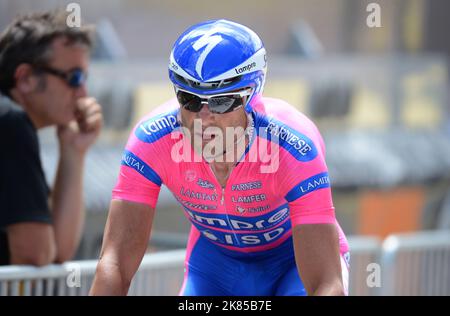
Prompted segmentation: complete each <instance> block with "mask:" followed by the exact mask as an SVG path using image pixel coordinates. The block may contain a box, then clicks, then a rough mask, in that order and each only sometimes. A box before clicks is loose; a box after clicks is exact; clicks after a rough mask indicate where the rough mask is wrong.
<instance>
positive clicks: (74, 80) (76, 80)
mask: <svg viewBox="0 0 450 316" xmlns="http://www.w3.org/2000/svg"><path fill="white" fill-rule="evenodd" d="M85 81H86V74H85V73H84V72H83V71H82V70H75V71H73V72H72V73H71V74H70V76H69V85H70V86H72V87H75V88H78V87H80V86H82V85H83V83H84V82H85Z"/></svg>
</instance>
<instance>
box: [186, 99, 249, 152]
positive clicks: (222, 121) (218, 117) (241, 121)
mask: <svg viewBox="0 0 450 316" xmlns="http://www.w3.org/2000/svg"><path fill="white" fill-rule="evenodd" d="M244 101H245V100H244ZM180 111H181V122H182V125H183V126H184V127H185V128H187V129H189V132H190V136H191V143H193V144H195V143H194V137H198V138H199V139H202V150H203V149H204V147H205V146H206V144H208V143H210V142H211V141H215V139H216V136H217V133H218V132H219V133H221V135H222V137H221V139H222V141H223V146H224V147H223V148H225V144H227V127H231V128H234V129H236V130H237V129H238V128H242V129H245V128H246V127H247V115H246V112H245V110H244V107H241V108H238V109H237V110H235V111H232V112H229V113H224V114H215V113H212V112H211V111H210V110H209V108H208V105H206V104H205V105H203V107H202V109H201V110H200V112H197V113H195V112H190V111H188V110H186V109H183V108H181V110H180ZM199 127H201V128H199ZM229 131H230V129H229ZM240 134H241V133H238V135H240ZM230 137H233V138H235V139H234V140H236V138H237V135H236V134H235V135H230V132H228V138H230ZM217 139H219V138H217ZM230 142H232V140H228V143H230Z"/></svg>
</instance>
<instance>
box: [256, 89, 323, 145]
mask: <svg viewBox="0 0 450 316" xmlns="http://www.w3.org/2000/svg"><path fill="white" fill-rule="evenodd" d="M259 103H260V104H259V105H258V106H256V107H255V110H256V113H257V115H258V116H259V118H260V119H262V120H263V121H266V122H267V124H268V125H269V126H273V125H276V127H279V128H282V127H283V128H287V129H288V130H294V131H296V132H298V133H301V134H303V135H306V136H311V137H315V136H316V135H317V134H318V129H317V127H316V125H315V124H314V122H313V121H312V120H311V119H310V118H309V117H307V116H306V115H305V114H304V113H302V112H301V111H299V110H298V109H297V108H295V107H294V106H293V105H291V104H289V103H288V102H286V101H284V100H281V99H277V98H269V97H263V98H261V100H260V102H259Z"/></svg>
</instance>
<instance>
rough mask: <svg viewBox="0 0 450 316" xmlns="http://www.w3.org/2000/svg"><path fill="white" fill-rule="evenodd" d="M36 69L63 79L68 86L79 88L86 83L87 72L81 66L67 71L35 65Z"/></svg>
mask: <svg viewBox="0 0 450 316" xmlns="http://www.w3.org/2000/svg"><path fill="white" fill-rule="evenodd" d="M35 68H36V69H37V70H38V71H42V72H45V73H49V74H51V75H54V76H57V77H59V78H61V79H62V80H64V81H65V82H66V83H67V85H68V86H69V87H72V88H79V87H81V86H82V85H83V84H85V83H86V80H87V73H86V72H84V71H83V69H81V68H75V69H71V70H69V71H62V70H59V69H55V68H52V67H49V66H36V67H35Z"/></svg>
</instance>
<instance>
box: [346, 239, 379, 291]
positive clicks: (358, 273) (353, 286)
mask: <svg viewBox="0 0 450 316" xmlns="http://www.w3.org/2000/svg"><path fill="white" fill-rule="evenodd" d="M348 243H349V246H350V271H349V295H351V296H372V295H375V293H376V289H374V288H370V287H368V286H367V276H368V272H367V267H368V266H369V264H371V263H376V262H379V257H380V254H381V240H380V239H378V238H376V237H363V236H351V237H349V238H348Z"/></svg>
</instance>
